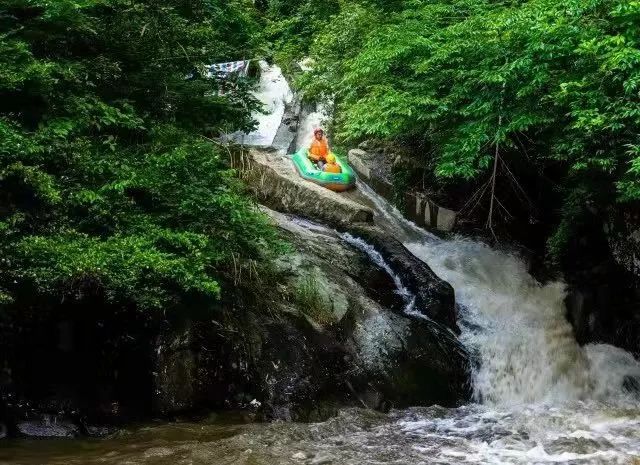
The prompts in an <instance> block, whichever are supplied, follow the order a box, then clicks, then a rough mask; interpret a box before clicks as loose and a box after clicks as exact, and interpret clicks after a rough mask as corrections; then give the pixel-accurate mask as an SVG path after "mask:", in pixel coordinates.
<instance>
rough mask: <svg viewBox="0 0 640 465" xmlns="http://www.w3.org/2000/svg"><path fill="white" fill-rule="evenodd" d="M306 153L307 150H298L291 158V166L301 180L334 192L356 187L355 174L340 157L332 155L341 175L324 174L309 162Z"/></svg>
mask: <svg viewBox="0 0 640 465" xmlns="http://www.w3.org/2000/svg"><path fill="white" fill-rule="evenodd" d="M308 152H309V150H308V149H301V150H298V151H297V152H296V153H294V154H293V158H292V160H293V165H294V166H295V167H296V171H297V172H298V174H299V175H300V176H301V177H302V178H304V179H306V180H307V181H311V182H314V183H316V184H319V185H320V186H323V187H326V188H327V189H331V190H332V191H335V192H343V191H346V190H349V189H351V188H353V187H354V186H355V185H356V175H355V173H354V172H353V170H352V169H351V167H350V166H349V165H348V164H347V163H346V162H345V161H344V160H343V159H342V158H341V157H339V156H337V155H335V153H334V156H335V157H336V163H337V164H338V166H340V168H341V169H342V173H325V172H323V171H320V170H319V169H318V168H316V166H315V164H313V163H312V162H311V160H309V157H308V156H307V154H308Z"/></svg>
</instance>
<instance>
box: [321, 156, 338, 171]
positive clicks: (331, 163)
mask: <svg viewBox="0 0 640 465" xmlns="http://www.w3.org/2000/svg"><path fill="white" fill-rule="evenodd" d="M323 171H324V172H325V173H336V174H340V173H342V168H340V165H338V164H337V163H336V156H335V155H334V154H332V153H330V154H329V155H327V163H326V165H324V170H323Z"/></svg>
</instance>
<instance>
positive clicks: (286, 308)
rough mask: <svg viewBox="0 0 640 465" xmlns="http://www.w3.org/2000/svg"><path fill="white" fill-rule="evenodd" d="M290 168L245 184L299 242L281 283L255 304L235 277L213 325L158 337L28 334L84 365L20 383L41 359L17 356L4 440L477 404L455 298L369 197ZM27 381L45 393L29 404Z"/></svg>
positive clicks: (265, 162)
mask: <svg viewBox="0 0 640 465" xmlns="http://www.w3.org/2000/svg"><path fill="white" fill-rule="evenodd" d="M287 163H290V162H289V161H288V160H287V159H286V157H282V156H280V155H278V154H276V153H275V152H272V151H268V150H252V152H251V159H250V160H249V164H247V165H246V166H247V170H246V171H245V173H244V175H245V179H246V181H247V183H248V185H249V186H250V187H251V188H252V189H253V190H254V192H255V194H256V197H257V198H258V199H259V201H260V202H261V203H263V204H265V205H268V206H269V207H271V209H269V208H267V207H264V212H265V213H266V214H267V215H269V216H270V217H271V219H272V221H273V222H274V223H275V224H276V225H277V227H278V229H279V230H280V231H281V234H282V236H283V238H284V239H285V241H286V243H287V244H289V245H288V251H287V252H286V253H284V254H283V255H282V256H281V258H280V259H279V260H278V261H277V262H276V263H274V266H273V271H272V272H273V274H274V276H273V277H271V279H270V280H269V282H271V283H273V282H275V283H277V284H276V285H272V286H271V288H269V289H265V290H264V292H263V294H262V295H261V296H260V298H258V299H256V298H255V297H251V296H248V295H246V294H243V293H242V291H241V289H242V283H241V282H240V281H241V280H242V278H241V276H239V277H238V280H239V282H238V283H237V284H238V290H239V291H238V292H237V293H236V294H234V295H225V296H223V300H222V302H221V303H220V305H219V308H216V309H212V311H211V313H210V314H208V315H202V317H200V318H194V317H190V318H189V319H187V320H183V321H168V320H167V322H166V323H165V324H163V325H159V326H154V327H146V326H145V324H144V323H143V322H141V321H135V320H134V319H133V318H132V315H131V314H126V313H123V314H121V315H119V317H120V318H122V321H120V323H118V321H116V320H115V319H101V318H99V317H98V316H97V315H93V317H95V318H96V319H92V318H88V317H87V316H86V315H84V316H82V315H77V314H69V315H68V317H67V318H66V319H65V320H64V321H61V322H56V321H46V322H42V325H43V326H42V327H41V328H40V329H38V328H31V330H30V334H32V335H33V334H41V333H44V332H45V329H46V328H51V327H54V328H56V330H55V331H54V334H53V335H51V337H50V338H48V340H47V341H42V346H43V348H46V350H48V351H49V352H50V353H49V355H48V362H49V363H50V366H51V367H59V366H61V358H65V357H66V360H67V361H68V362H69V363H72V364H74V366H73V367H70V366H67V364H66V363H65V364H64V365H65V366H66V367H67V368H65V369H68V370H69V371H68V378H65V377H61V376H57V375H56V376H55V377H54V378H55V379H56V384H55V385H52V384H50V383H49V381H48V379H47V377H46V375H48V374H49V372H48V371H46V370H45V371H42V373H41V374H42V378H39V376H38V374H37V373H34V372H33V371H32V372H31V377H30V378H29V379H24V378H23V379H20V378H19V375H20V373H23V372H24V370H11V368H12V367H13V366H18V365H24V364H25V363H29V360H35V357H36V356H37V354H35V353H33V354H27V353H26V352H25V353H22V354H21V353H19V352H16V353H15V354H12V355H13V358H11V359H8V360H7V361H6V362H5V364H6V366H7V367H8V369H7V370H5V373H6V375H5V380H4V381H5V382H4V383H3V393H2V395H3V411H2V414H1V415H2V417H1V418H2V419H1V420H0V423H1V424H2V425H3V430H2V431H6V433H7V434H8V435H10V436H20V437H50V436H58V437H75V436H79V435H100V434H107V433H109V432H110V431H111V429H110V428H105V427H103V426H96V425H105V424H106V425H112V426H117V425H119V424H122V423H123V422H127V421H131V420H132V419H143V418H150V417H162V418H173V417H179V416H184V415H187V416H194V415H195V416H196V417H197V416H198V415H200V414H201V413H202V412H207V411H211V410H242V411H244V412H246V415H248V417H249V418H251V419H254V420H270V419H283V420H299V421H313V420H321V419H326V418H327V417H329V416H331V415H333V414H335V413H336V412H337V411H338V409H339V408H340V407H344V406H359V407H365V408H370V409H377V410H387V409H389V408H391V407H404V406H410V405H432V404H440V405H448V406H453V405H456V404H458V403H460V402H462V401H464V400H465V399H467V398H468V397H469V395H470V391H469V380H468V363H469V362H468V359H467V354H466V352H465V350H464V349H463V348H462V347H461V346H460V345H459V343H458V341H457V338H456V336H455V333H456V332H458V327H457V323H456V312H455V299H454V294H453V289H452V288H451V286H450V285H448V284H447V283H446V282H444V281H442V280H441V279H439V278H438V277H437V276H436V275H435V274H434V273H433V272H432V271H431V270H430V269H429V268H428V267H427V266H426V265H425V264H424V263H423V262H421V261H420V260H418V259H416V258H415V257H414V256H413V255H412V254H411V253H409V252H408V251H407V250H406V249H405V248H404V246H403V245H402V244H401V243H400V242H398V241H397V240H395V239H394V238H392V237H389V235H388V234H386V233H385V232H384V231H382V230H380V229H379V228H377V227H376V226H375V225H373V223H372V219H373V212H372V210H371V208H369V207H368V206H367V205H366V202H364V201H363V198H362V197H360V196H359V195H358V194H357V193H352V194H350V195H346V196H345V195H339V194H335V193H333V192H331V191H328V190H326V189H323V188H321V187H318V186H316V185H314V184H311V183H305V182H303V181H302V180H300V179H299V178H298V177H297V176H295V173H293V171H292V170H291V171H289V170H290V169H291V167H287ZM276 210H279V211H280V212H277V211H276ZM303 218H304V219H303ZM333 228H335V229H333ZM127 319H129V320H127ZM96 325H97V326H96ZM116 341H118V342H116ZM23 349H24V350H25V351H27V350H29V344H25V345H24V347H23ZM80 352H82V353H85V356H81V355H80ZM92 355H93V356H94V357H92ZM21 356H24V359H21ZM89 363H94V364H96V365H97V366H102V365H104V368H105V369H107V367H108V369H109V370H112V372H110V373H108V374H102V376H100V374H99V373H97V374H96V373H94V372H95V371H96V370H94V369H93V368H91V369H88V370H86V372H87V373H88V377H87V379H84V380H83V379H82V376H83V375H82V372H83V370H85V366H86V367H87V368H89V367H90V365H88V364H89ZM94 368H95V366H94ZM52 369H55V368H52ZM25 383H38V389H34V390H33V391H32V392H31V393H30V392H26V391H25V390H24V389H23V387H24V386H25V385H26V384H25Z"/></svg>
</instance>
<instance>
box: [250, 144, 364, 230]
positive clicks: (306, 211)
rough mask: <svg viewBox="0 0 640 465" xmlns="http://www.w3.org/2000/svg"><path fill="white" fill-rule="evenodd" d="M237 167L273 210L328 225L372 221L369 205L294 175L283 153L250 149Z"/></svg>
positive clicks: (260, 200) (260, 199)
mask: <svg viewBox="0 0 640 465" xmlns="http://www.w3.org/2000/svg"><path fill="white" fill-rule="evenodd" d="M241 168H244V169H243V178H244V180H245V181H246V183H247V184H248V185H249V187H250V188H251V189H252V190H253V192H254V193H255V195H256V197H257V199H258V201H259V202H260V203H262V204H264V205H266V206H268V207H270V208H272V209H274V210H277V211H279V212H283V213H295V214H299V215H302V216H305V217H308V218H314V219H316V220H318V221H322V222H323V223H326V224H330V225H332V226H339V225H343V226H346V225H350V224H353V223H357V222H369V223H370V222H372V221H373V211H372V210H371V209H370V208H368V207H366V206H364V205H362V204H360V203H357V202H354V201H353V200H351V199H349V198H348V196H345V195H341V194H338V193H336V192H332V191H330V190H328V189H325V188H324V187H321V186H318V185H316V184H313V183H310V182H308V181H305V180H304V179H302V178H301V177H300V176H298V174H297V173H296V171H295V168H294V167H293V163H292V161H291V159H290V158H289V157H288V156H286V155H283V154H280V153H277V152H275V151H265V150H258V149H251V150H250V151H249V153H248V157H247V158H246V160H245V163H244V164H243V166H242V167H241Z"/></svg>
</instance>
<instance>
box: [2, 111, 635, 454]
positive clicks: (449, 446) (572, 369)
mask: <svg viewBox="0 0 640 465" xmlns="http://www.w3.org/2000/svg"><path fill="white" fill-rule="evenodd" d="M321 119H322V115H321V114H320V113H318V114H312V115H310V116H309V117H308V118H307V121H306V122H303V123H302V127H304V128H307V129H308V128H310V127H312V126H313V125H315V124H318V122H319V121H320V120H321ZM360 190H361V192H362V193H363V194H364V195H365V197H367V199H366V200H367V201H368V202H369V203H371V204H372V205H373V206H374V209H375V211H376V221H377V222H378V223H379V225H380V226H381V227H382V228H384V229H386V230H387V231H388V232H389V234H390V235H391V234H392V235H393V236H394V237H398V238H399V239H401V240H402V241H403V242H404V243H405V245H406V246H407V248H408V249H409V250H411V251H412V253H414V254H415V255H416V256H417V257H419V258H420V259H422V260H424V261H425V262H426V263H427V264H428V265H429V266H431V268H433V270H434V271H436V273H438V275H439V276H440V277H442V278H443V279H445V280H447V281H448V282H450V283H451V284H452V285H453V287H454V289H455V292H456V300H457V302H458V305H459V317H460V323H461V328H462V334H461V336H460V340H461V342H462V343H463V344H464V345H465V347H466V348H467V350H468V351H469V352H470V353H471V354H473V357H474V360H475V363H474V369H473V374H472V377H473V386H474V402H473V403H470V404H469V405H465V406H462V407H459V408H442V407H438V406H434V407H429V408H413V409H407V410H397V411H392V412H390V413H389V414H381V413H376V412H372V411H367V410H358V409H346V410H343V411H342V412H340V414H339V415H338V416H337V417H336V418H333V419H331V420H329V421H326V422H324V423H316V424H297V423H272V424H251V423H244V422H242V421H240V420H239V419H238V418H223V419H217V420H216V421H210V422H204V423H197V424H195V423H194V424H192V423H175V424H162V425H155V426H147V427H141V428H136V429H132V430H129V431H123V432H120V433H118V434H116V435H115V436H113V437H111V438H108V439H105V440H86V441H34V442H29V441H22V442H8V443H4V444H3V445H0V464H29V465H45V464H47V465H48V464H51V465H63V464H65V465H66V464H69V465H72V464H78V465H91V464H106V465H124V464H132V465H133V464H153V465H165V464H166V465H183V464H184V465H187V464H189V465H192V464H193V465H197V464H210V465H227V464H228V465H231V464H233V465H285V464H300V465H302V464H304V465H321V464H325V465H328V464H333V465H369V464H371V465H374V464H389V465H391V464H394V465H419V464H461V463H469V464H547V463H560V464H575V465H578V464H603V465H605V464H606V465H608V464H625V465H632V464H634V465H640V392H639V391H638V389H639V387H640V364H639V363H638V362H637V361H636V360H635V359H634V358H633V357H632V356H631V355H630V354H628V353H626V352H624V351H622V350H620V349H616V348H614V347H611V346H608V345H602V344H599V345H587V346H585V347H581V346H579V345H578V344H577V343H576V341H575V339H574V337H573V333H572V329H571V326H570V325H569V323H568V322H567V320H566V319H565V308H564V305H563V299H564V287H563V285H562V284H561V283H550V284H546V285H541V284H539V283H538V282H536V281H535V280H534V279H533V278H532V277H531V276H530V275H529V273H528V272H527V267H526V264H525V263H524V262H523V261H522V260H521V259H520V258H519V257H517V256H516V255H514V254H511V253H509V252H505V251H500V250H496V249H492V248H490V247H488V246H486V245H484V244H482V243H479V242H475V241H471V240H465V239H455V238H454V239H450V240H441V239H438V238H436V237H435V236H433V235H430V234H429V233H426V232H424V231H422V230H420V229H419V228H417V227H415V226H414V225H412V224H411V223H409V222H407V221H406V220H404V219H402V218H401V217H400V215H399V214H398V212H397V211H395V210H394V209H393V208H392V207H390V206H389V205H388V204H387V203H386V202H385V201H384V200H382V199H381V198H379V197H378V196H376V195H375V194H374V193H373V192H371V191H370V190H369V189H368V188H367V187H366V186H360ZM344 239H345V240H347V241H348V242H349V241H350V242H351V243H352V244H353V245H355V246H360V247H362V244H359V243H358V242H357V239H354V238H351V237H346V238H344ZM369 252H370V254H371V255H372V257H373V258H375V257H376V255H375V253H374V251H369ZM398 287H399V288H400V287H401V283H398ZM407 311H411V309H410V306H408V309H407Z"/></svg>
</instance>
